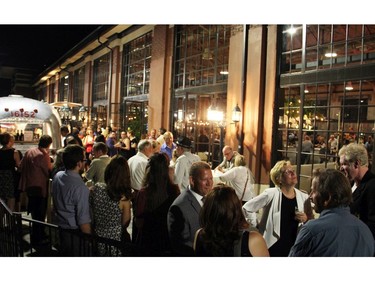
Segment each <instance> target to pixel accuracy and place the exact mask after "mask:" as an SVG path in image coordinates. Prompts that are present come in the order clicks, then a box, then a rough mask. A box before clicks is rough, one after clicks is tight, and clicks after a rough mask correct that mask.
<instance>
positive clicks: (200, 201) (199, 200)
mask: <svg viewBox="0 0 375 281" xmlns="http://www.w3.org/2000/svg"><path fill="white" fill-rule="evenodd" d="M188 189H190V191H191V193H192V194H193V195H194V197H195V199H197V201H198V203H199V204H200V205H201V207H203V200H202V199H203V196H202V195H200V194H198V193H196V192H195V191H194V190H192V189H191V186H190V185H189V186H188Z"/></svg>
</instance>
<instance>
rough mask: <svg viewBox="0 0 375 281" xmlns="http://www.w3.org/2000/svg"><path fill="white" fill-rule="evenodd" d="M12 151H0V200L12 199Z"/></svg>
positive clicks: (14, 164)
mask: <svg viewBox="0 0 375 281" xmlns="http://www.w3.org/2000/svg"><path fill="white" fill-rule="evenodd" d="M15 166H16V162H15V161H14V149H0V198H1V199H3V200H6V199H8V198H13V197H14V176H15Z"/></svg>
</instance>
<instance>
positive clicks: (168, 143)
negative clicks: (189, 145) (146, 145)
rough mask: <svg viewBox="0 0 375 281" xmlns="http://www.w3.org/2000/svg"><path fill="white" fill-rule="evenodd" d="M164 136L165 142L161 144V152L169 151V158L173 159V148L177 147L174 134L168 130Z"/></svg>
mask: <svg viewBox="0 0 375 281" xmlns="http://www.w3.org/2000/svg"><path fill="white" fill-rule="evenodd" d="M163 137H164V141H165V142H164V143H163V144H162V145H161V148H160V153H163V152H164V153H167V154H168V157H169V160H172V156H173V150H175V149H176V147H177V146H176V144H175V143H174V142H173V134H172V133H171V132H169V131H167V132H165V133H164V135H163Z"/></svg>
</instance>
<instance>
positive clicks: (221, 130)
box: [219, 125, 224, 153]
mask: <svg viewBox="0 0 375 281" xmlns="http://www.w3.org/2000/svg"><path fill="white" fill-rule="evenodd" d="M223 147H224V126H223V125H220V150H219V151H220V152H219V153H222V151H223Z"/></svg>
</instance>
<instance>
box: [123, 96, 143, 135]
mask: <svg viewBox="0 0 375 281" xmlns="http://www.w3.org/2000/svg"><path fill="white" fill-rule="evenodd" d="M124 107H125V108H124V113H125V114H124V118H123V120H122V127H123V128H124V129H125V130H128V129H132V130H133V132H134V135H135V136H136V137H137V138H138V139H141V138H142V135H143V134H146V133H147V131H148V101H126V102H125V103H124Z"/></svg>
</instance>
